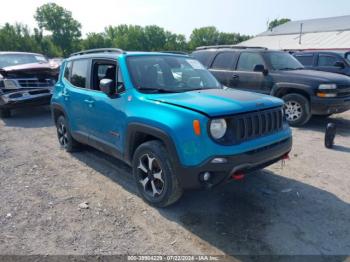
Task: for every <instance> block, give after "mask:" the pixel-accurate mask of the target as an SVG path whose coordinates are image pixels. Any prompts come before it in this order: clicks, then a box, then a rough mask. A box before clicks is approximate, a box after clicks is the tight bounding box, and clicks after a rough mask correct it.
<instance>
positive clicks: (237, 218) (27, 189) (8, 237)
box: [0, 108, 350, 256]
mask: <svg viewBox="0 0 350 262" xmlns="http://www.w3.org/2000/svg"><path fill="white" fill-rule="evenodd" d="M330 120H332V121H334V122H336V123H337V125H338V135H337V137H336V147H335V148H334V149H333V150H329V149H326V148H325V147H324V146H323V137H324V128H325V125H326V123H327V121H330ZM293 134H294V148H293V151H292V153H291V160H289V161H287V162H286V163H285V165H282V163H277V164H275V165H273V166H271V167H269V168H268V169H265V170H263V171H259V172H256V173H255V174H253V175H251V176H249V177H247V178H246V179H245V180H244V181H239V182H232V183H229V184H227V185H225V186H222V187H217V188H215V189H213V190H211V191H193V192H186V194H185V195H184V197H183V198H182V199H181V200H180V202H178V203H177V204H175V205H174V206H171V207H169V208H167V209H156V208H153V207H150V206H148V205H147V204H145V203H144V202H143V201H142V200H141V198H140V197H139V196H138V195H137V192H136V187H135V185H134V182H133V180H132V177H131V170H130V168H129V167H128V166H126V165H125V164H123V163H121V162H120V161H118V160H116V159H113V158H111V157H109V156H107V155H105V154H103V153H101V152H98V151H96V150H94V149H92V148H85V149H84V150H83V151H81V152H79V153H74V154H68V153H65V152H64V151H63V150H61V149H60V148H59V146H58V142H57V139H56V133H55V128H54V126H53V123H52V122H51V118H50V112H49V110H48V109H47V108H38V109H35V110H30V111H18V112H16V114H15V115H14V116H13V117H12V118H10V119H6V120H0V188H1V190H0V199H1V204H0V254H51V255H52V254H55V255H57V254H71V255H74V254H85V255H86V254H152V255H155V254H169V255H170V254H177V255H179V254H181V255H183V254H192V255H195V254H212V255H222V254H229V255H244V254H255V255H258V254H282V255H296V254H298V255H305V254H317V255H319V254H326V255H344V256H345V255H350V205H349V203H350V172H349V169H350V139H349V137H350V113H343V114H340V115H337V116H335V117H333V118H329V119H325V118H314V119H313V120H312V121H311V122H310V123H309V124H308V125H307V126H306V127H304V128H299V129H293ZM83 202H88V206H89V208H88V209H79V204H81V203H83Z"/></svg>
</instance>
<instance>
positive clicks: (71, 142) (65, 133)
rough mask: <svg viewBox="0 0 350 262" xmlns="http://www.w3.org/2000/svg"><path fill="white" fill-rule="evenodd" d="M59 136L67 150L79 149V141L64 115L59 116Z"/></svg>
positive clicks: (57, 123)
mask: <svg viewBox="0 0 350 262" xmlns="http://www.w3.org/2000/svg"><path fill="white" fill-rule="evenodd" d="M56 128H57V138H58V142H59V143H60V145H61V147H62V148H63V149H64V150H66V151H67V152H74V151H77V150H78V149H79V145H80V144H79V143H78V142H77V141H76V140H75V139H74V138H73V137H72V135H71V133H70V130H69V128H68V125H67V120H66V119H65V117H64V116H59V117H58V119H57V122H56Z"/></svg>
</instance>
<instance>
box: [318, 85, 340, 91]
mask: <svg viewBox="0 0 350 262" xmlns="http://www.w3.org/2000/svg"><path fill="white" fill-rule="evenodd" d="M333 89H337V85H336V84H320V85H319V86H318V90H333Z"/></svg>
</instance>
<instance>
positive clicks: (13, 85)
mask: <svg viewBox="0 0 350 262" xmlns="http://www.w3.org/2000/svg"><path fill="white" fill-rule="evenodd" d="M4 86H5V88H6V89H17V84H16V82H15V81H13V80H9V79H5V80H4Z"/></svg>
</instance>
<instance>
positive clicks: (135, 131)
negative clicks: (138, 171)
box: [124, 123, 179, 164]
mask: <svg viewBox="0 0 350 262" xmlns="http://www.w3.org/2000/svg"><path fill="white" fill-rule="evenodd" d="M151 140H159V141H160V142H162V143H163V144H164V146H165V148H166V149H167V151H168V153H169V154H170V155H171V158H172V159H175V160H176V164H177V163H179V158H178V154H177V150H176V147H175V143H174V142H173V140H172V138H171V137H170V136H169V135H168V134H167V133H166V132H165V131H164V130H161V129H159V128H156V127H152V126H148V125H146V124H142V123H130V124H129V125H128V128H127V135H126V137H125V144H124V145H125V146H124V148H125V153H124V159H125V161H126V162H127V163H129V164H130V163H132V159H133V155H134V153H135V150H136V149H137V147H138V146H140V145H141V144H143V143H145V142H147V141H151Z"/></svg>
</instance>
